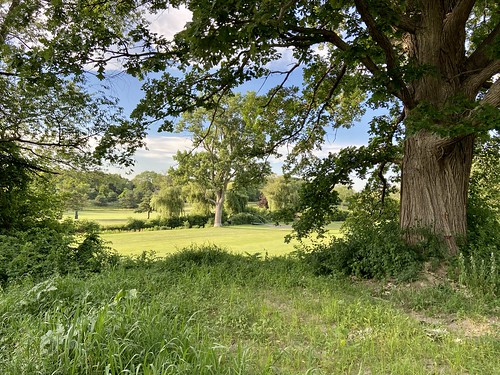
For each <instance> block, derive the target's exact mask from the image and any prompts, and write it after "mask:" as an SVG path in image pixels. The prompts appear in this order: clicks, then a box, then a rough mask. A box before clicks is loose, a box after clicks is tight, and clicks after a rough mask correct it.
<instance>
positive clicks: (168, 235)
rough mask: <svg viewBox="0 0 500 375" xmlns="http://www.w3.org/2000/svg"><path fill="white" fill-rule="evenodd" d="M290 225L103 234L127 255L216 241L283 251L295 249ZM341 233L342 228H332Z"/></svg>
mask: <svg viewBox="0 0 500 375" xmlns="http://www.w3.org/2000/svg"><path fill="white" fill-rule="evenodd" d="M289 233H291V229H290V228H280V227H274V226H256V225H242V226H229V227H222V228H191V229H174V230H160V231H141V232H119V233H103V234H102V238H103V239H104V240H106V241H109V242H110V244H111V247H112V248H113V249H115V250H117V251H118V252H119V253H120V254H124V255H137V254H140V253H142V252H143V251H151V250H152V251H154V252H155V253H157V255H159V256H165V255H166V254H170V253H173V252H175V251H178V250H179V249H182V248H185V247H188V246H190V245H193V244H196V245H204V244H215V245H217V246H220V247H224V248H227V249H228V250H231V251H234V252H237V253H243V254H244V253H250V254H255V253H261V254H262V255H264V254H266V253H267V254H268V255H269V256H276V255H283V254H287V253H290V252H292V251H293V250H294V246H295V245H297V244H298V242H297V241H292V242H291V243H285V242H284V237H285V236H286V235H287V234H289ZM330 233H331V234H337V235H338V234H339V233H338V229H330Z"/></svg>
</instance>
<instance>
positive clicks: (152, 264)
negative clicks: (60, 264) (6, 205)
mask: <svg viewBox="0 0 500 375" xmlns="http://www.w3.org/2000/svg"><path fill="white" fill-rule="evenodd" d="M441 285H442V286H441V287H440V288H441V289H439V288H438V287H437V286H435V285H431V286H429V287H425V288H418V289H415V288H414V287H413V284H412V285H408V286H405V285H404V284H399V285H392V284H387V283H381V282H369V283H367V282H365V281H363V282H353V281H352V280H349V279H345V278H342V277H335V276H328V277H325V276H317V275H315V273H314V269H313V267H311V265H310V264H308V263H305V262H303V261H302V260H300V259H298V258H294V257H291V256H289V257H281V258H263V259H262V258H260V257H259V256H244V255H234V254H230V253H228V252H226V251H224V250H222V249H220V248H217V247H215V246H206V247H201V248H197V247H193V248H190V249H185V250H183V251H180V252H179V253H177V254H174V255H172V256H169V257H167V258H160V259H157V258H155V257H154V254H152V253H144V254H143V255H142V256H140V257H136V258H127V259H123V260H122V261H121V262H120V263H119V264H118V265H116V266H115V267H114V268H108V269H107V270H103V271H102V272H101V273H97V274H85V275H83V274H82V275H81V276H76V275H66V276H52V277H50V278H48V279H46V280H44V281H42V282H34V281H32V280H30V279H23V280H20V281H18V282H15V283H11V284H9V285H8V286H6V287H5V288H4V290H0V317H1V319H0V373H2V374H7V375H8V374H13V375H14V374H16V375H17V374H124V373H129V374H132V373H133V374H349V373H354V374H358V373H374V374H375V373H376V374H389V373H393V374H432V373H436V374H437V373H446V374H463V373H474V374H492V373H495V371H497V370H498V368H500V359H499V358H498V356H497V354H498V351H499V350H500V341H499V337H498V334H497V332H498V331H497V330H495V326H493V325H492V326H491V330H489V331H484V332H482V334H481V335H476V336H473V337H472V336H470V335H468V334H467V332H464V331H461V330H460V329H454V328H452V327H449V326H447V325H443V326H441V325H440V324H439V323H438V322H435V321H433V322H431V323H429V322H428V321H426V319H424V318H420V317H415V316H414V315H413V312H418V314H420V315H419V316H443V314H448V315H449V316H450V319H451V318H453V321H455V322H456V321H460V320H461V319H464V318H467V319H474V320H478V321H479V322H480V323H483V322H484V321H485V320H488V319H490V317H491V316H494V315H495V314H498V304H495V303H493V302H491V303H490V304H485V303H483V302H482V301H481V300H478V299H475V298H473V297H471V296H469V295H468V294H467V293H466V292H465V291H464V290H462V289H460V288H455V287H454V284H453V283H443V284H441ZM450 301H453V303H452V302H450Z"/></svg>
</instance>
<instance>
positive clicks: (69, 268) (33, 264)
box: [0, 222, 118, 283]
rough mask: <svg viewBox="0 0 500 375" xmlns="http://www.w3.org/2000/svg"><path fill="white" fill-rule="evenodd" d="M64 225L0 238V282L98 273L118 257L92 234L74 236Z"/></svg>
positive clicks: (69, 227)
mask: <svg viewBox="0 0 500 375" xmlns="http://www.w3.org/2000/svg"><path fill="white" fill-rule="evenodd" d="M76 231H77V228H76V227H71V226H70V225H69V224H68V223H67V222H66V223H64V225H60V226H59V227H56V226H54V228H33V229H31V230H29V231H17V232H11V233H9V234H8V235H1V236H0V282H1V283H7V282H9V281H11V280H15V279H19V278H23V277H26V276H29V277H31V278H33V279H34V280H41V279H44V278H46V277H48V276H51V275H54V274H68V273H75V272H83V273H86V272H99V271H101V270H102V269H103V268H104V267H106V266H108V265H112V264H116V263H117V262H118V256H117V255H115V254H112V253H110V251H109V248H108V247H107V246H106V245H105V243H104V242H103V241H102V240H101V239H100V238H99V236H98V234H97V233H96V232H86V233H82V234H79V235H78V236H79V237H78V238H77V237H76V236H75V234H74V233H76ZM77 240H79V241H77Z"/></svg>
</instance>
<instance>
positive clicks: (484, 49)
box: [129, 0, 500, 253]
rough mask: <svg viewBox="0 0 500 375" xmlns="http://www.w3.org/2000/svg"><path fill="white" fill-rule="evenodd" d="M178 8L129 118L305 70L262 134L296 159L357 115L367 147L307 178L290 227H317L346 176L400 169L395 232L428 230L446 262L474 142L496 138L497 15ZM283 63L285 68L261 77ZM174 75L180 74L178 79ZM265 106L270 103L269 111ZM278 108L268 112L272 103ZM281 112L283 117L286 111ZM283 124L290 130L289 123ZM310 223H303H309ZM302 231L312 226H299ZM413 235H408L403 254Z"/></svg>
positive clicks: (370, 8)
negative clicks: (444, 249) (297, 220)
mask: <svg viewBox="0 0 500 375" xmlns="http://www.w3.org/2000/svg"><path fill="white" fill-rule="evenodd" d="M180 5H185V6H186V7H187V8H188V9H189V10H191V12H192V14H193V17H192V21H191V22H189V23H188V24H186V26H185V28H184V29H183V30H182V31H181V32H179V33H178V34H177V35H176V36H175V38H174V40H173V41H171V42H167V43H164V44H161V45H160V48H158V50H157V51H156V53H154V54H152V55H150V56H148V57H147V59H146V61H145V62H144V63H142V65H140V64H135V65H134V63H138V60H137V59H136V60H134V61H132V62H131V64H130V65H129V70H130V71H131V72H134V70H135V71H140V72H141V74H144V73H145V72H147V71H156V72H158V71H161V70H164V69H165V68H166V67H176V68H177V69H178V71H175V72H173V71H172V70H168V69H167V70H166V71H165V72H164V73H162V75H161V77H155V78H152V79H150V80H149V81H148V82H147V83H146V85H145V89H146V96H145V98H144V100H143V101H142V102H141V103H140V105H139V106H138V108H137V109H136V111H135V113H134V116H135V117H136V118H137V119H140V120H141V121H155V120H162V121H163V127H162V129H171V127H172V117H171V116H178V115H180V114H181V113H183V112H185V111H188V110H192V109H193V108H197V107H200V106H203V107H206V108H216V107H217V106H218V104H219V103H220V100H221V98H222V97H223V96H224V95H226V94H227V93H228V92H230V91H231V90H232V89H234V88H235V87H237V86H238V85H240V84H242V83H244V82H246V81H249V80H252V79H255V78H262V77H263V78H265V77H269V76H270V75H273V74H274V75H281V76H282V77H283V82H285V81H286V80H287V78H288V77H290V75H291V74H292V72H294V71H299V70H301V71H302V73H303V85H302V87H301V88H289V87H288V88H287V87H286V85H285V84H284V83H283V84H281V85H279V86H278V87H276V88H275V89H274V90H271V92H270V93H269V99H270V101H271V102H272V99H275V100H276V99H277V98H279V100H280V101H281V102H283V103H285V104H287V105H286V106H285V107H283V109H282V110H281V111H280V110H279V109H278V110H277V111H275V112H274V113H273V116H274V118H275V119H276V121H275V122H274V123H273V124H269V127H270V128H275V129H279V130H280V131H278V132H277V134H279V135H280V136H281V137H282V139H284V140H286V141H289V142H292V143H294V144H298V145H299V146H300V147H301V149H300V151H301V152H303V151H304V150H307V148H310V147H317V146H318V145H320V144H321V141H322V140H323V136H324V134H325V130H324V126H325V125H327V124H329V125H331V126H333V127H349V126H351V125H352V123H353V121H354V120H355V119H356V118H357V117H358V116H359V115H360V114H362V113H363V111H364V108H367V107H371V108H386V109H387V113H388V115H387V116H382V117H378V118H374V119H373V121H372V122H371V125H370V133H371V135H372V136H371V139H370V143H369V145H368V146H366V147H361V148H348V149H346V150H344V151H342V152H340V153H338V154H335V155H333V154H332V155H330V156H329V157H327V158H326V159H324V160H319V161H315V162H314V163H312V164H311V166H310V167H308V168H307V169H306V175H307V178H308V180H309V182H310V184H306V186H305V189H306V191H308V192H307V193H306V195H305V196H306V197H309V198H310V199H308V200H306V205H305V206H304V215H302V217H303V218H304V219H307V220H309V221H311V223H312V222H315V223H316V224H318V225H321V224H324V223H325V221H326V220H327V219H328V217H329V213H328V211H329V210H330V205H329V204H326V203H325V202H324V201H323V199H328V198H327V196H328V195H329V194H330V192H331V191H332V189H333V188H334V186H335V184H337V183H349V173H350V172H352V171H353V170H357V171H358V172H359V173H361V174H364V173H366V172H367V171H368V170H369V169H370V168H373V167H374V166H377V165H378V167H377V168H378V170H377V172H376V173H377V174H379V175H380V176H381V178H382V180H383V179H384V177H383V176H384V173H385V172H386V171H387V168H389V167H390V166H391V165H395V166H396V168H398V170H399V171H401V209H400V224H401V227H402V228H403V229H406V230H410V231H411V230H412V229H415V228H416V227H419V226H425V227H430V228H431V230H432V231H434V232H435V233H437V234H439V235H440V236H442V238H443V239H444V240H445V241H446V242H447V245H448V248H449V251H450V252H452V253H453V252H456V251H457V245H456V238H457V237H459V236H464V235H465V232H466V209H465V207H466V206H467V190H468V189H467V188H468V183H469V175H470V168H471V164H472V157H473V148H474V147H473V144H474V139H475V136H476V135H477V134H480V133H484V132H486V131H488V130H490V129H495V128H496V129H498V127H499V123H500V121H499V118H500V116H499V111H498V105H499V104H500V80H498V79H496V75H497V74H498V72H499V69H500V58H499V54H500V48H499V43H500V42H499V41H500V38H499V34H500V25H499V18H500V12H499V5H498V3H497V2H490V1H481V0H478V1H474V0H439V1H435V0H407V1H398V2H396V1H391V0H370V1H369V0H352V1H344V0H341V1H324V0H313V1H310V0H307V1H305V0H304V1H300V0H299V1H289V2H279V1H238V2H234V1H228V0H215V1H207V0H197V1H171V2H168V3H156V2H155V3H154V6H155V9H160V8H163V9H164V8H165V7H167V6H180ZM287 53H291V54H293V59H292V62H291V63H290V64H289V65H287V66H285V67H283V68H273V67H275V66H276V64H273V62H279V61H280V60H281V59H282V58H283V56H284V55H286V54H287ZM179 71H180V72H181V73H182V74H179ZM270 105H271V104H270ZM278 107H279V106H278ZM292 109H293V110H292ZM291 119H293V121H292V120H291ZM308 212H313V213H314V215H308ZM312 227H314V226H311V228H312ZM418 238H419V237H418V236H414V235H412V234H408V241H409V242H410V243H412V242H415V241H416V240H418Z"/></svg>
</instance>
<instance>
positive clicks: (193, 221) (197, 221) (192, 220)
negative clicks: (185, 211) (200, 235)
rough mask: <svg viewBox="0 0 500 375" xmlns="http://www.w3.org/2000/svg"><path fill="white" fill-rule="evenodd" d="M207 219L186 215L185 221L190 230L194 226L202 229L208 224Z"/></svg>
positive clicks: (204, 216) (205, 217) (202, 216)
mask: <svg viewBox="0 0 500 375" xmlns="http://www.w3.org/2000/svg"><path fill="white" fill-rule="evenodd" d="M208 218H209V216H207V215H188V216H187V217H186V220H187V221H188V223H189V227H190V228H191V227H195V226H197V227H200V228H202V227H203V228H204V227H205V225H206V224H207V223H208Z"/></svg>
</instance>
